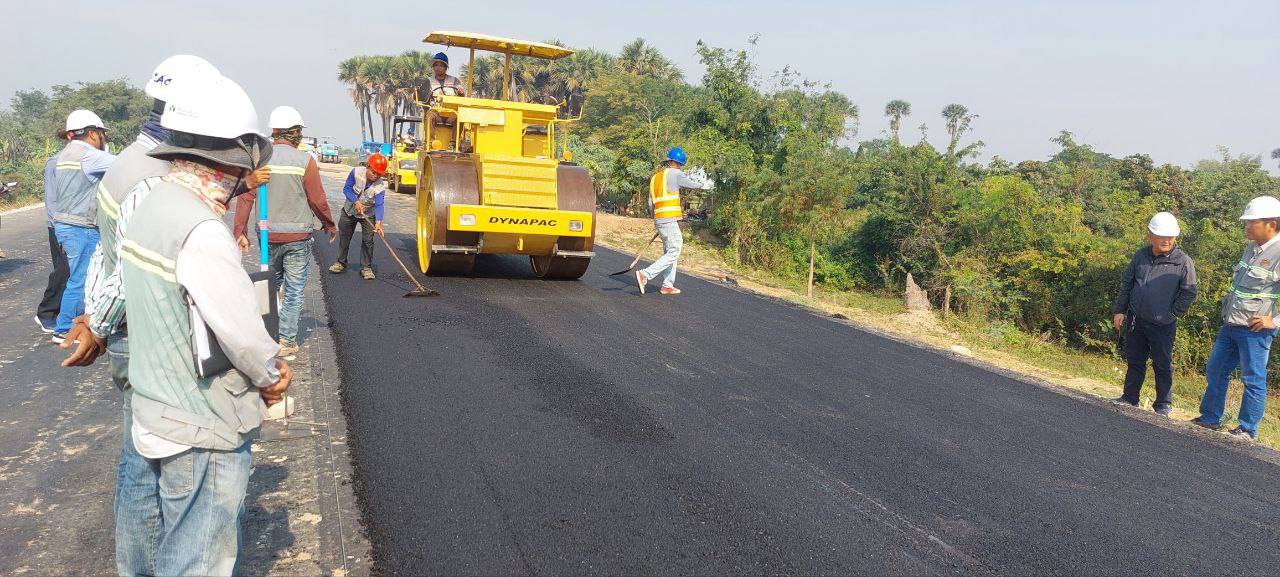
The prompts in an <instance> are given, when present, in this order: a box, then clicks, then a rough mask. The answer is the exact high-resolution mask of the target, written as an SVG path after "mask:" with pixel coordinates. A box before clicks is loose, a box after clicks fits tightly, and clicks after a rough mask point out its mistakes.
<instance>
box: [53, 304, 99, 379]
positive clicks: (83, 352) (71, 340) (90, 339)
mask: <svg viewBox="0 0 1280 577" xmlns="http://www.w3.org/2000/svg"><path fill="white" fill-rule="evenodd" d="M72 344H75V345H76V350H75V351H73V352H72V353H71V356H69V357H67V358H66V359H65V360H63V361H62V366H64V367H87V366H89V365H92V364H93V362H94V361H96V360H98V357H100V356H102V353H105V352H107V341H106V340H104V339H101V338H98V335H95V334H93V331H92V330H90V329H89V315H80V316H78V317H76V318H75V320H73V321H72V324H71V330H69V331H67V336H66V338H65V339H64V340H63V341H62V344H61V345H58V347H59V348H63V349H68V348H71V345H72Z"/></svg>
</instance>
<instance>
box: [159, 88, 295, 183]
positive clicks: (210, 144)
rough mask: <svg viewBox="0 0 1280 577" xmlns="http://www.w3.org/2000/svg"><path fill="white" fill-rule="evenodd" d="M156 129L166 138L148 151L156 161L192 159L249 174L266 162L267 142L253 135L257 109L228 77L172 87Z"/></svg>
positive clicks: (254, 133) (258, 134)
mask: <svg viewBox="0 0 1280 577" xmlns="http://www.w3.org/2000/svg"><path fill="white" fill-rule="evenodd" d="M160 125H161V126H163V127H165V128H168V129H169V131H170V133H169V139H168V140H167V141H166V142H165V143H163V144H161V145H160V146H157V147H156V148H155V149H154V150H152V151H151V152H150V153H148V154H149V155H150V156H153V157H156V158H170V157H174V156H196V157H200V158H205V159H208V160H212V161H214V162H219V163H222V164H227V165H231V166H238V167H241V168H247V169H249V170H254V169H257V168H260V167H262V166H263V165H265V164H266V163H267V160H269V159H270V158H271V141H270V140H268V139H267V137H265V136H263V135H262V133H261V132H258V110H257V109H256V108H254V106H253V101H251V100H249V95H248V94H245V92H244V89H243V88H240V85H239V84H236V83H235V82H234V81H232V80H231V79H230V78H227V77H225V76H218V77H216V78H207V79H204V80H203V81H199V82H187V83H183V84H182V85H180V86H178V87H176V89H175V90H174V98H173V100H171V101H168V102H166V103H165V107H164V115H163V116H161V117H160Z"/></svg>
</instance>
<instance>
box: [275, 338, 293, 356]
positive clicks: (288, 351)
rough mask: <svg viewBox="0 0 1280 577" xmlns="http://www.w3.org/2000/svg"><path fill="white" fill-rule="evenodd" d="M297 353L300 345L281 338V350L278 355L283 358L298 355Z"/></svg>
mask: <svg viewBox="0 0 1280 577" xmlns="http://www.w3.org/2000/svg"><path fill="white" fill-rule="evenodd" d="M296 354H298V345H296V344H294V343H291V342H289V341H286V340H284V339H280V352H279V353H276V356H277V357H280V358H282V359H283V358H287V357H292V356H293V355H296Z"/></svg>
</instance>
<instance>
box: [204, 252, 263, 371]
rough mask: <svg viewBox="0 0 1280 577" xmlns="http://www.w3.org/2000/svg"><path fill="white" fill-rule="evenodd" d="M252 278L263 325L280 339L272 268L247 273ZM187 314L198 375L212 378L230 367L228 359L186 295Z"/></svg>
mask: <svg viewBox="0 0 1280 577" xmlns="http://www.w3.org/2000/svg"><path fill="white" fill-rule="evenodd" d="M249 280H250V281H253V294H254V296H255V297H256V298H257V301H258V312H259V313H261V314H262V324H263V326H265V327H266V329H267V333H269V334H270V335H271V339H272V340H279V338H280V309H279V303H277V302H276V279H275V274H273V273H272V272H271V271H258V272H251V273H249ZM186 300H187V314H188V315H189V317H190V319H191V356H192V360H193V361H194V362H195V367H196V374H197V375H199V376H200V377H201V378H209V377H215V376H218V375H220V374H222V373H225V372H227V371H229V370H231V369H232V368H234V367H233V365H232V364H231V359H229V358H227V354H226V353H225V352H224V351H223V350H222V345H220V344H219V343H218V338H217V337H216V336H215V335H214V334H213V331H212V330H211V329H210V328H209V326H208V325H207V324H205V322H204V317H202V316H201V315H200V310H199V309H198V308H196V305H195V302H194V301H192V300H191V297H190V296H189V295H187V296H186Z"/></svg>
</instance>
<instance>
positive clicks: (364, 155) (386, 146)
mask: <svg viewBox="0 0 1280 577" xmlns="http://www.w3.org/2000/svg"><path fill="white" fill-rule="evenodd" d="M375 152H381V153H382V155H383V156H385V157H387V158H391V144H390V143H388V142H374V141H370V140H366V141H364V142H361V143H360V164H361V165H364V163H365V161H367V160H369V155H370V154H373V153H375Z"/></svg>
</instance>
